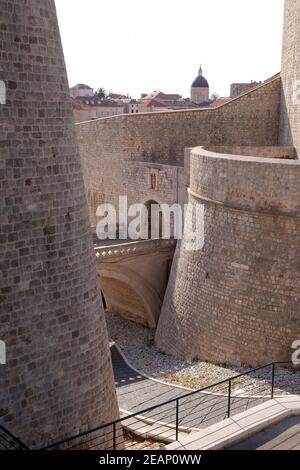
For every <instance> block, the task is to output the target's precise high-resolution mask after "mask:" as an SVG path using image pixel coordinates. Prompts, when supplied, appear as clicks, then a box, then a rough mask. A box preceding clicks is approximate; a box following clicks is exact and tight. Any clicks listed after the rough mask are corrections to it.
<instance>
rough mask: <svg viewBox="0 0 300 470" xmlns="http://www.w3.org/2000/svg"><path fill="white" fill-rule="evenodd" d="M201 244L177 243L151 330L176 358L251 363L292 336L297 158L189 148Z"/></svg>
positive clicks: (299, 183)
mask: <svg viewBox="0 0 300 470" xmlns="http://www.w3.org/2000/svg"><path fill="white" fill-rule="evenodd" d="M190 171H191V182H190V192H189V203H190V204H192V205H194V206H196V207H202V208H204V246H203V248H200V247H199V249H197V250H195V251H191V249H190V247H189V244H188V242H189V239H188V238H186V237H184V239H183V240H182V242H181V243H180V242H179V243H178V247H177V251H176V254H175V260H174V262H173V266H172V271H171V275H170V279H169V284H168V288H167V292H166V295H165V300H164V304H163V307H162V312H161V315H160V319H159V324H158V329H157V333H156V343H157V345H158V347H159V348H160V349H161V350H162V351H164V352H166V353H170V354H173V355H176V356H181V357H185V358H186V359H189V360H193V359H194V358H200V359H202V360H208V361H212V362H217V363H220V364H223V363H228V364H235V365H247V366H253V367H254V366H256V365H262V364H266V363H268V362H273V361H281V360H282V361H286V360H291V356H292V343H293V342H294V341H295V340H298V339H299V338H300V313H299V305H300V264H299V262H300V162H299V161H298V160H280V159H271V158H259V157H254V156H253V157H246V156H236V155H228V154H227V155H223V154H222V153H221V152H209V151H206V150H204V149H203V148H196V149H193V151H192V153H191V168H190Z"/></svg>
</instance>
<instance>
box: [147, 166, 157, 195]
mask: <svg viewBox="0 0 300 470" xmlns="http://www.w3.org/2000/svg"><path fill="white" fill-rule="evenodd" d="M158 175H159V170H158V169H157V168H149V174H148V181H149V189H153V190H154V191H158V190H159V184H158V183H159V182H158Z"/></svg>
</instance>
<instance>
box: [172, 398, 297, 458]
mask: <svg viewBox="0 0 300 470" xmlns="http://www.w3.org/2000/svg"><path fill="white" fill-rule="evenodd" d="M298 415H300V396H298V395H290V396H287V397H281V398H277V399H274V400H270V401H268V402H266V403H263V404H262V405H259V406H256V407H254V408H251V409H250V410H247V411H245V412H243V413H240V414H239V415H236V416H233V417H232V418H229V419H226V420H224V421H222V422H221V423H217V424H215V425H213V426H211V427H209V428H207V429H205V430H202V431H200V432H198V433H195V434H193V435H192V436H189V437H185V438H182V439H179V441H177V442H175V443H173V444H170V445H168V446H166V449H167V450H220V449H225V448H226V447H229V446H230V445H233V444H237V443H239V442H241V441H243V440H245V439H246V438H248V437H250V436H252V435H254V434H256V433H258V432H260V431H262V430H263V429H265V428H266V427H269V426H271V425H273V424H276V423H278V422H280V421H283V420H284V419H286V418H289V417H292V416H298Z"/></svg>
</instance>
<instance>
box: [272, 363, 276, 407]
mask: <svg viewBox="0 0 300 470" xmlns="http://www.w3.org/2000/svg"><path fill="white" fill-rule="evenodd" d="M274 388H275V362H274V363H273V365H272V390H271V400H273V398H274Z"/></svg>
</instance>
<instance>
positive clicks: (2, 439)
mask: <svg viewBox="0 0 300 470" xmlns="http://www.w3.org/2000/svg"><path fill="white" fill-rule="evenodd" d="M0 450H29V447H27V446H26V445H25V444H24V443H23V442H21V441H20V440H19V439H18V438H17V437H15V436H14V435H13V434H12V433H11V432H9V431H8V430H7V429H5V428H4V427H3V426H1V425H0Z"/></svg>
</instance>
